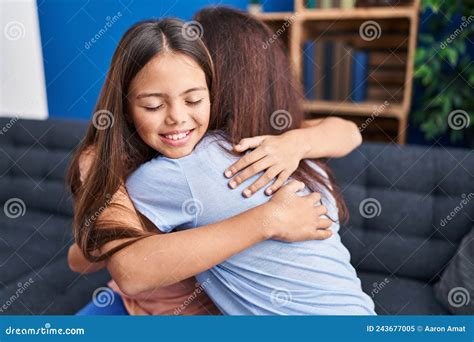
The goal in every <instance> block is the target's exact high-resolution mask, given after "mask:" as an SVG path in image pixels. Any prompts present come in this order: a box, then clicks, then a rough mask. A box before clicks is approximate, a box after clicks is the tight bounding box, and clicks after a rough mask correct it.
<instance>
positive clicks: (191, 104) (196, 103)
mask: <svg viewBox="0 0 474 342" xmlns="http://www.w3.org/2000/svg"><path fill="white" fill-rule="evenodd" d="M201 102H202V99H199V100H197V101H186V104H187V105H190V106H196V105H198V104H200V103H201Z"/></svg>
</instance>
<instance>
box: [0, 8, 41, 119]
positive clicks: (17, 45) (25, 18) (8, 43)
mask: <svg viewBox="0 0 474 342" xmlns="http://www.w3.org/2000/svg"><path fill="white" fill-rule="evenodd" d="M0 29H1V31H0V82H1V84H0V116H19V117H21V118H32V119H46V118H47V117H48V105H47V100H46V89H45V79H44V70H43V57H42V51H41V39H40V33H39V23H38V13H37V8H36V1H35V0H0Z"/></svg>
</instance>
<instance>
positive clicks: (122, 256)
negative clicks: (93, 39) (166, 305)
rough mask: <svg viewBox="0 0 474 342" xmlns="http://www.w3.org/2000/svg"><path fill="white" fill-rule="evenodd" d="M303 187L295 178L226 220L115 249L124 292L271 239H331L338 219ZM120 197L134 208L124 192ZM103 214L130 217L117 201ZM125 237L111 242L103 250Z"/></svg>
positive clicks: (177, 277) (112, 262) (178, 276)
mask: <svg viewBox="0 0 474 342" xmlns="http://www.w3.org/2000/svg"><path fill="white" fill-rule="evenodd" d="M303 188H304V184H303V183H301V182H296V181H294V182H291V183H289V184H288V185H285V186H284V187H282V188H281V189H280V191H278V193H276V194H275V195H274V196H273V197H272V199H271V200H270V201H268V202H266V203H265V204H262V205H260V206H258V207H255V208H253V209H250V210H248V211H246V212H244V213H241V214H239V215H237V216H234V217H232V218H229V219H227V220H224V221H222V222H218V223H215V224H210V225H206V226H202V227H199V228H196V229H188V230H184V231H179V232H174V233H170V234H157V235H155V236H150V237H147V238H144V239H141V240H139V241H137V242H135V243H133V244H132V245H130V246H128V247H126V248H124V249H122V250H120V251H119V252H117V253H115V254H114V255H112V256H111V257H110V258H109V259H108V260H107V268H108V270H109V272H110V274H111V275H112V278H113V279H114V280H115V282H116V283H117V285H118V286H119V287H120V289H121V290H122V292H124V293H125V294H126V295H128V296H136V295H139V294H140V293H143V292H147V291H151V290H153V289H156V288H159V287H162V286H167V285H170V284H174V283H176V282H179V281H181V280H183V279H186V278H189V277H191V276H194V275H196V274H198V273H201V272H203V271H205V270H208V269H209V268H211V267H213V266H215V265H217V264H219V263H221V262H223V261H225V260H226V259H228V258H230V257H231V256H233V255H235V254H237V253H240V252H241V251H243V250H245V249H247V248H249V247H251V246H253V245H255V244H257V243H259V242H261V241H264V240H267V239H277V240H281V241H286V242H294V241H303V240H314V239H326V238H328V237H330V236H331V234H332V233H331V231H330V230H328V229H327V228H329V227H330V226H331V224H332V222H331V221H330V220H328V219H322V218H320V216H321V215H324V214H325V213H326V211H327V210H326V208H325V207H324V206H315V203H317V202H318V201H319V200H320V198H321V196H320V195H319V194H317V193H313V194H310V195H307V196H300V195H297V194H296V192H298V191H300V190H302V189H303ZM115 200H118V201H120V202H121V204H122V205H127V206H128V207H130V206H131V207H132V208H133V205H131V201H130V199H129V197H128V196H126V195H125V194H124V193H122V194H120V195H119V197H118V198H117V199H115ZM119 210H120V209H119ZM102 215H104V217H102ZM102 215H101V217H100V218H99V219H102V218H103V219H105V220H110V219H113V220H117V219H120V220H122V219H125V217H124V216H123V210H120V212H118V211H117V209H115V208H114V207H110V208H108V209H106V210H105V211H104V212H103V213H102ZM125 241H127V240H126V239H122V240H115V241H112V242H109V243H107V244H105V245H104V247H103V248H102V249H101V252H107V251H108V250H110V249H112V248H114V247H115V246H117V245H120V244H121V243H123V242H125Z"/></svg>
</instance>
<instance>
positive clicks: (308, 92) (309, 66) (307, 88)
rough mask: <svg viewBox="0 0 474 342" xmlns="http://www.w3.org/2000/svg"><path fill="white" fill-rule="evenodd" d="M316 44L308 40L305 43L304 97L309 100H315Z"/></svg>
mask: <svg viewBox="0 0 474 342" xmlns="http://www.w3.org/2000/svg"><path fill="white" fill-rule="evenodd" d="M314 46H315V42H314V41H312V40H308V41H306V42H304V43H303V89H304V96H305V98H306V99H308V100H314V99H315V93H314V90H313V87H314V84H315V73H314V69H315V68H317V66H316V61H315V54H314Z"/></svg>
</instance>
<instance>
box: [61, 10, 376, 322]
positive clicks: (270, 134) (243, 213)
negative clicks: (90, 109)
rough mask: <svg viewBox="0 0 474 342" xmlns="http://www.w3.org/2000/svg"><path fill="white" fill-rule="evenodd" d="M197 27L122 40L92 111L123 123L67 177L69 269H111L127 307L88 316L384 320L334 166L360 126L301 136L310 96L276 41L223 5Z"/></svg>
mask: <svg viewBox="0 0 474 342" xmlns="http://www.w3.org/2000/svg"><path fill="white" fill-rule="evenodd" d="M195 20H196V21H197V22H198V23H199V25H200V26H201V28H202V32H201V33H202V34H197V35H194V36H193V35H192V34H191V35H190V34H189V32H188V31H187V27H186V23H184V22H182V21H179V20H176V19H161V20H148V21H143V22H139V23H137V24H135V25H134V26H132V27H131V28H130V29H129V30H128V31H127V32H126V33H125V34H124V36H123V37H122V39H121V40H120V42H119V44H118V46H117V48H116V50H115V53H114V56H113V59H112V62H111V65H110V69H109V72H108V74H107V77H106V81H105V84H104V86H103V88H102V91H101V93H100V96H99V99H98V101H97V104H96V109H95V111H96V113H100V114H103V113H111V114H112V115H113V116H112V119H113V120H112V121H110V122H109V125H108V126H107V127H103V126H100V125H99V124H100V123H101V120H103V118H100V117H94V120H93V122H92V123H91V124H90V125H89V129H88V131H87V134H86V137H85V139H84V140H83V142H82V143H81V145H80V147H79V148H78V150H77V151H76V153H75V156H74V158H73V160H72V162H71V164H70V168H69V174H68V178H67V181H68V184H69V186H70V189H71V191H72V193H73V194H74V201H75V206H74V237H75V241H76V243H75V244H74V245H72V246H71V248H70V250H69V256H68V260H69V265H70V267H71V269H73V270H74V271H76V272H80V273H90V272H95V271H98V270H100V269H102V268H107V269H108V271H109V272H110V274H111V276H112V281H111V282H109V287H110V289H111V291H113V294H114V296H115V298H116V299H117V300H116V301H115V304H114V305H113V306H108V307H104V308H101V307H97V306H95V305H94V303H90V304H89V305H88V306H86V307H85V308H84V309H82V310H81V311H80V312H79V314H82V315H95V314H128V315H172V314H176V313H179V314H182V315H208V314H212V315H216V314H224V315H374V314H375V311H374V303H373V301H372V299H371V298H370V297H369V296H368V295H367V294H365V293H364V292H363V291H362V288H361V282H360V280H359V278H358V277H357V274H356V271H355V269H354V268H353V266H352V265H351V263H350V254H349V252H348V250H347V249H346V247H345V246H344V245H343V244H342V242H341V238H340V236H339V234H338V233H339V226H340V223H341V222H344V221H345V220H346V219H347V215H348V213H347V207H346V204H345V202H344V199H343V197H342V196H341V193H340V191H339V188H338V186H337V184H336V183H335V179H334V177H333V175H332V172H331V170H330V168H329V167H328V166H327V165H326V163H325V158H337V157H342V156H344V155H346V154H348V153H349V152H351V151H352V150H353V149H355V148H356V147H357V146H358V145H359V144H360V143H361V136H360V133H359V130H358V128H357V127H356V126H355V124H353V123H351V122H348V121H345V120H343V119H339V118H331V119H326V120H321V121H320V122H318V123H317V124H316V125H314V126H312V127H306V128H300V127H301V124H302V120H303V118H304V117H303V112H302V109H301V108H299V103H300V97H301V91H300V89H299V87H298V86H297V82H296V81H295V79H294V77H293V75H292V72H291V65H290V61H289V59H288V57H287V55H286V52H285V50H284V48H283V46H282V44H281V43H280V42H279V41H275V42H274V43H273V44H271V45H269V46H268V47H267V48H266V49H262V48H261V47H262V43H263V42H264V41H265V40H266V39H267V38H268V37H269V36H270V35H271V31H270V29H269V28H268V27H267V26H266V25H265V24H263V23H262V22H260V21H258V20H257V19H255V18H253V17H251V16H250V15H247V14H244V13H242V12H239V11H237V10H233V9H228V8H224V7H214V8H206V9H203V10H201V11H200V12H198V13H197V14H196V15H195ZM275 113H276V114H275ZM272 114H274V115H272ZM281 115H284V116H285V117H283V118H282V117H281ZM278 116H280V117H279V118H278ZM109 119H110V118H109ZM282 119H283V120H285V122H284V123H285V124H284V125H283V126H282V125H281V120H282ZM277 120H280V121H277ZM102 123H103V122H102ZM97 212H99V213H100V214H99V215H96V216H97V218H96V219H93V220H91V219H90V218H91V217H95V216H94V213H97ZM189 298H192V300H187V299H189ZM185 301H186V303H187V305H182V303H183V302H185Z"/></svg>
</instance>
